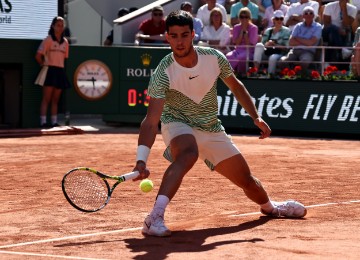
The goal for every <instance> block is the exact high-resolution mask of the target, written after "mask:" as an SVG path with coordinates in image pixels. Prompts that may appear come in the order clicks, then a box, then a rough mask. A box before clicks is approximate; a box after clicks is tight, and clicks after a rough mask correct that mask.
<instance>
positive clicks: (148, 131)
mask: <svg viewBox="0 0 360 260" xmlns="http://www.w3.org/2000/svg"><path fill="white" fill-rule="evenodd" d="M164 103H165V99H159V98H151V97H150V100H149V106H148V109H147V114H146V116H145V118H144V120H143V121H142V122H141V126H140V133H139V139H138V149H137V155H136V166H135V168H134V170H137V171H139V172H140V176H139V177H138V178H136V179H134V180H140V179H145V178H147V177H148V176H149V174H150V172H149V171H148V170H147V169H146V161H147V158H148V156H149V154H150V149H151V147H152V146H153V144H154V142H155V138H156V134H157V133H158V126H159V121H160V117H161V113H162V111H163V108H164Z"/></svg>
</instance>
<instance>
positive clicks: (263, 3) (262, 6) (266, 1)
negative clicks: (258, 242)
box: [253, 0, 272, 17]
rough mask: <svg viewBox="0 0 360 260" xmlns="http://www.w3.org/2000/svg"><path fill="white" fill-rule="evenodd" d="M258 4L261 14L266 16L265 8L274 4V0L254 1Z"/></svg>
mask: <svg viewBox="0 0 360 260" xmlns="http://www.w3.org/2000/svg"><path fill="white" fill-rule="evenodd" d="M253 2H254V3H255V4H257V6H258V7H259V15H260V16H261V17H264V16H265V10H266V8H268V7H270V6H271V5H272V0H256V1H253Z"/></svg>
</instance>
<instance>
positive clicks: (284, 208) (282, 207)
mask: <svg viewBox="0 0 360 260" xmlns="http://www.w3.org/2000/svg"><path fill="white" fill-rule="evenodd" d="M273 205H274V209H273V211H272V212H270V213H268V212H265V211H264V210H262V209H261V213H263V214H265V215H268V216H271V217H277V218H279V217H286V218H302V217H304V216H305V215H306V213H307V210H306V208H305V206H304V205H303V204H301V203H300V202H298V201H295V200H287V201H283V202H273Z"/></svg>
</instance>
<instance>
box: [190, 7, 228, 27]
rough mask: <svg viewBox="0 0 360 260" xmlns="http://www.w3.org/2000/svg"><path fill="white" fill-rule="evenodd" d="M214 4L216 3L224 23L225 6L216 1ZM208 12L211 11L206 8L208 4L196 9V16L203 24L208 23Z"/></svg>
mask: <svg viewBox="0 0 360 260" xmlns="http://www.w3.org/2000/svg"><path fill="white" fill-rule="evenodd" d="M215 5H216V7H219V8H220V10H221V14H222V19H223V22H224V23H226V22H227V21H226V19H227V14H226V9H225V7H223V6H222V5H221V4H218V3H216V4H215ZM210 12H211V10H209V9H208V5H207V4H205V5H203V6H201V7H200V8H199V9H198V11H197V14H196V18H199V19H200V20H201V21H202V23H203V25H204V26H206V25H209V24H210Z"/></svg>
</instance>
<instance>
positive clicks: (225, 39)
mask: <svg viewBox="0 0 360 260" xmlns="http://www.w3.org/2000/svg"><path fill="white" fill-rule="evenodd" d="M201 41H202V42H207V43H208V44H209V45H216V46H214V47H215V48H217V49H219V50H220V51H222V52H223V53H226V52H227V47H226V46H227V45H228V44H229V43H230V26H229V25H227V24H226V23H224V22H223V21H222V12H221V10H220V8H218V7H215V8H213V9H212V10H211V12H210V25H206V26H205V27H204V31H203V34H202V36H201Z"/></svg>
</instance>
